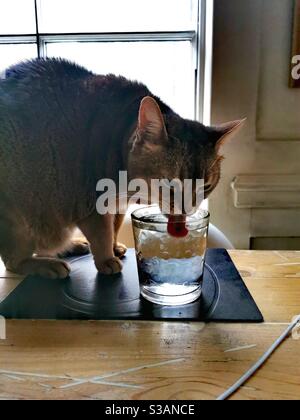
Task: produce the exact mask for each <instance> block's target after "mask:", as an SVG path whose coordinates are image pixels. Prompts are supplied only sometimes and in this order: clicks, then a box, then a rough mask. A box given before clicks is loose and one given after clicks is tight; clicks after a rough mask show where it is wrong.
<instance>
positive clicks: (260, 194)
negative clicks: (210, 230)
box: [231, 174, 300, 209]
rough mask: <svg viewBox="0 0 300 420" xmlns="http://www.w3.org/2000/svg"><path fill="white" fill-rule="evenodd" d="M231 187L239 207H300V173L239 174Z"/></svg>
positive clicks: (236, 205) (235, 204)
mask: <svg viewBox="0 0 300 420" xmlns="http://www.w3.org/2000/svg"><path fill="white" fill-rule="evenodd" d="M231 188H232V190H233V200H234V206H235V207H236V208H238V209H297V208H299V209H300V174H299V175H278V174H275V175H238V176H237V177H236V178H235V179H234V180H233V182H232V184H231Z"/></svg>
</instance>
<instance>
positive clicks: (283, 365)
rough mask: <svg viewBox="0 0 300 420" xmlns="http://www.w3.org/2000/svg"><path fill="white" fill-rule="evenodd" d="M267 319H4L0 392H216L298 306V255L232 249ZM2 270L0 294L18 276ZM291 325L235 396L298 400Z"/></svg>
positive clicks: (48, 395) (299, 368) (145, 395)
mask: <svg viewBox="0 0 300 420" xmlns="http://www.w3.org/2000/svg"><path fill="white" fill-rule="evenodd" d="M231 256H232V258H233V260H234V262H235V263H236V265H237V267H238V269H239V271H240V273H241V274H242V276H243V278H244V280H245V282H246V284H247V286H248V287H249V289H250V291H251V293H252V294H253V296H254V297H255V299H256V300H257V303H258V305H259V306H260V308H261V310H262V312H263V314H264V316H265V320H266V322H265V323H264V324H260V325H255V324H207V325H205V324H201V323H184V322H182V323H169V322H124V321H123V322H107V321H102V322H92V321H90V322H77V321H68V322H66V321H20V320H12V321H8V322H7V339H6V340H2V341H0V399H3V400H5V399H38V400H40V399H46V400H47V399H51V400H52V399H63V400H65V399H86V400H90V399H91V400H95V399H109V400H130V399H144V400H150V399H154V400H157V399H177V400H183V399H195V400H204V399H215V398H216V397H217V396H218V395H220V394H221V393H222V392H223V391H224V390H226V389H227V388H228V387H229V386H230V385H232V384H233V383H234V382H235V381H236V380H237V379H239V377H240V376H241V375H242V374H243V373H245V371H247V370H248V369H249V367H251V366H252V365H253V363H254V362H256V361H257V359H258V358H259V357H260V356H261V355H262V354H263V353H264V352H265V350H266V349H267V348H268V347H269V346H270V345H271V344H272V343H273V341H274V340H275V339H276V338H277V337H278V336H279V335H280V334H281V333H282V331H283V330H284V329H286V326H287V324H288V323H290V322H291V320H292V318H293V317H294V316H295V315H297V314H299V313H300V252H259V251H232V252H231ZM9 277H10V276H8V277H7V275H6V274H5V275H4V274H3V271H2V275H1V270H0V299H1V298H2V299H3V298H4V297H5V296H7V294H8V293H9V292H10V291H11V290H13V289H14V288H15V287H16V286H17V284H18V283H19V282H20V281H22V279H21V278H18V277H14V276H13V277H12V278H9ZM298 336H299V338H300V331H297V330H295V331H294V338H293V337H290V338H289V339H288V340H287V341H286V342H285V343H284V344H283V345H282V346H281V348H279V349H278V350H277V351H276V353H275V354H274V356H272V358H271V359H270V360H269V361H268V363H267V364H266V365H265V366H264V367H263V368H262V369H261V370H260V371H259V372H258V373H257V374H256V375H255V376H254V377H253V378H252V379H251V380H250V381H249V382H248V383H247V385H246V386H245V387H243V388H242V389H240V390H239V392H237V393H236V394H235V395H234V396H233V397H232V399H234V400H242V399H246V400H248V399H249V400H262V399H268V400H269V399H271V400H272V399H288V400H299V399H300V379H299V378H300V363H299V354H300V340H297V338H298Z"/></svg>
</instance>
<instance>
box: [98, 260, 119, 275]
mask: <svg viewBox="0 0 300 420" xmlns="http://www.w3.org/2000/svg"><path fill="white" fill-rule="evenodd" d="M96 267H97V269H98V271H99V273H100V274H105V275H113V274H119V273H121V271H122V268H123V265H122V263H121V261H120V259H119V258H117V257H113V258H110V259H109V260H106V261H104V262H103V263H100V264H96Z"/></svg>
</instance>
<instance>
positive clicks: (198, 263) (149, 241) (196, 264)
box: [132, 206, 210, 306]
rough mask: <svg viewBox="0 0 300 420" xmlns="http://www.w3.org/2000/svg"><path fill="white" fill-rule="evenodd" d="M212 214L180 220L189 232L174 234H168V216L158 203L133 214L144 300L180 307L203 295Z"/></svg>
mask: <svg viewBox="0 0 300 420" xmlns="http://www.w3.org/2000/svg"><path fill="white" fill-rule="evenodd" d="M209 217H210V216H209V213H208V212H207V211H204V210H198V211H197V213H195V214H194V215H192V216H187V217H186V222H181V223H183V225H184V226H183V228H184V229H187V231H186V235H185V236H184V237H175V236H173V235H170V234H169V231H170V225H169V226H168V217H167V216H165V215H163V214H162V213H161V211H160V208H159V207H158V206H150V207H144V208H140V209H138V210H136V211H135V212H134V213H133V214H132V223H133V232H134V238H135V249H136V256H137V264H138V272H139V280H140V288H141V294H142V296H143V297H144V298H145V299H147V300H149V301H150V302H153V303H156V304H159V305H168V306H177V305H178V306H179V305H185V304H188V303H191V302H194V301H195V300H197V299H198V298H199V297H200V296H201V291H202V282H203V270H204V258H205V253H206V248H207V236H208V227H209ZM174 228H175V230H176V229H177V228H178V223H176V226H175V227H174ZM179 228H180V226H179Z"/></svg>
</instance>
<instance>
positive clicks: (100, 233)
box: [0, 59, 241, 278]
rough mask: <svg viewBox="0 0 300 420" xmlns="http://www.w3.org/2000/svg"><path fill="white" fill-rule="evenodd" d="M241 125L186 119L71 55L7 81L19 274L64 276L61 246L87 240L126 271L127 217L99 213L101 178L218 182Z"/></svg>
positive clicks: (3, 131)
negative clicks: (75, 238) (123, 235)
mask: <svg viewBox="0 0 300 420" xmlns="http://www.w3.org/2000/svg"><path fill="white" fill-rule="evenodd" d="M240 125H241V121H235V122H232V123H228V124H225V125H222V126H220V127H214V128H210V127H205V126H203V125H201V124H199V123H197V122H193V121H188V120H185V119H182V118H180V117H179V116H178V115H177V114H175V113H174V112H173V111H172V110H171V109H170V108H169V107H168V106H167V105H165V104H164V103H163V102H162V101H161V100H160V99H159V98H157V97H155V96H154V95H152V93H151V92H150V91H149V90H148V89H147V87H146V86H144V85H142V84H139V83H136V82H131V81H128V80H126V79H125V78H122V77H116V76H113V75H108V76H97V75H94V74H92V73H90V72H88V71H87V70H85V69H84V68H81V67H78V66H77V65H75V64H71V63H69V62H66V61H64V60H55V59H47V60H35V61H31V62H26V63H21V64H19V65H17V66H15V67H13V68H10V69H9V70H8V71H7V78H6V79H5V80H1V81H0V255H1V257H2V259H3V261H4V263H5V265H6V267H7V269H9V270H12V271H13V272H16V273H19V274H24V275H27V274H37V275H41V276H45V277H48V278H65V277H67V276H68V274H69V270H70V267H69V266H68V264H66V263H65V262H64V261H62V260H61V259H58V258H57V255H58V254H59V253H60V252H63V251H67V250H70V249H71V250H72V251H73V252H76V253H81V252H86V251H87V246H86V245H84V244H78V243H77V244H72V243H71V238H72V234H73V232H74V229H75V228H76V227H79V228H80V229H81V231H82V232H83V233H84V235H85V236H86V238H87V240H88V242H89V243H90V246H91V251H92V253H93V255H94V259H95V264H96V267H97V269H98V270H99V272H101V273H104V274H114V273H118V272H120V271H121V269H122V263H121V260H120V258H121V257H122V256H124V254H125V252H126V247H125V246H124V245H121V244H119V243H118V241H117V236H118V231H119V229H120V226H121V224H122V221H123V216H122V215H118V214H117V215H115V216H114V215H106V216H100V215H99V214H98V213H97V212H96V209H95V205H96V201H97V193H96V184H97V181H98V180H99V179H102V178H110V179H114V180H116V181H117V180H118V174H119V171H121V170H122V171H125V170H127V171H128V174H129V179H133V178H143V179H145V180H146V181H147V182H148V183H149V184H150V182H151V179H152V178H155V179H157V178H167V179H174V178H180V179H182V180H183V179H191V178H192V179H197V178H199V179H202V178H204V179H205V185H206V191H205V193H206V196H207V195H208V194H209V193H210V192H212V191H213V190H214V188H215V187H216V185H217V184H218V181H219V179H220V164H221V159H222V158H221V157H220V155H219V148H220V146H221V144H222V143H223V142H224V140H225V139H226V138H228V135H229V134H231V133H232V132H233V131H235V130H236V129H237V127H239V126H240Z"/></svg>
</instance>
